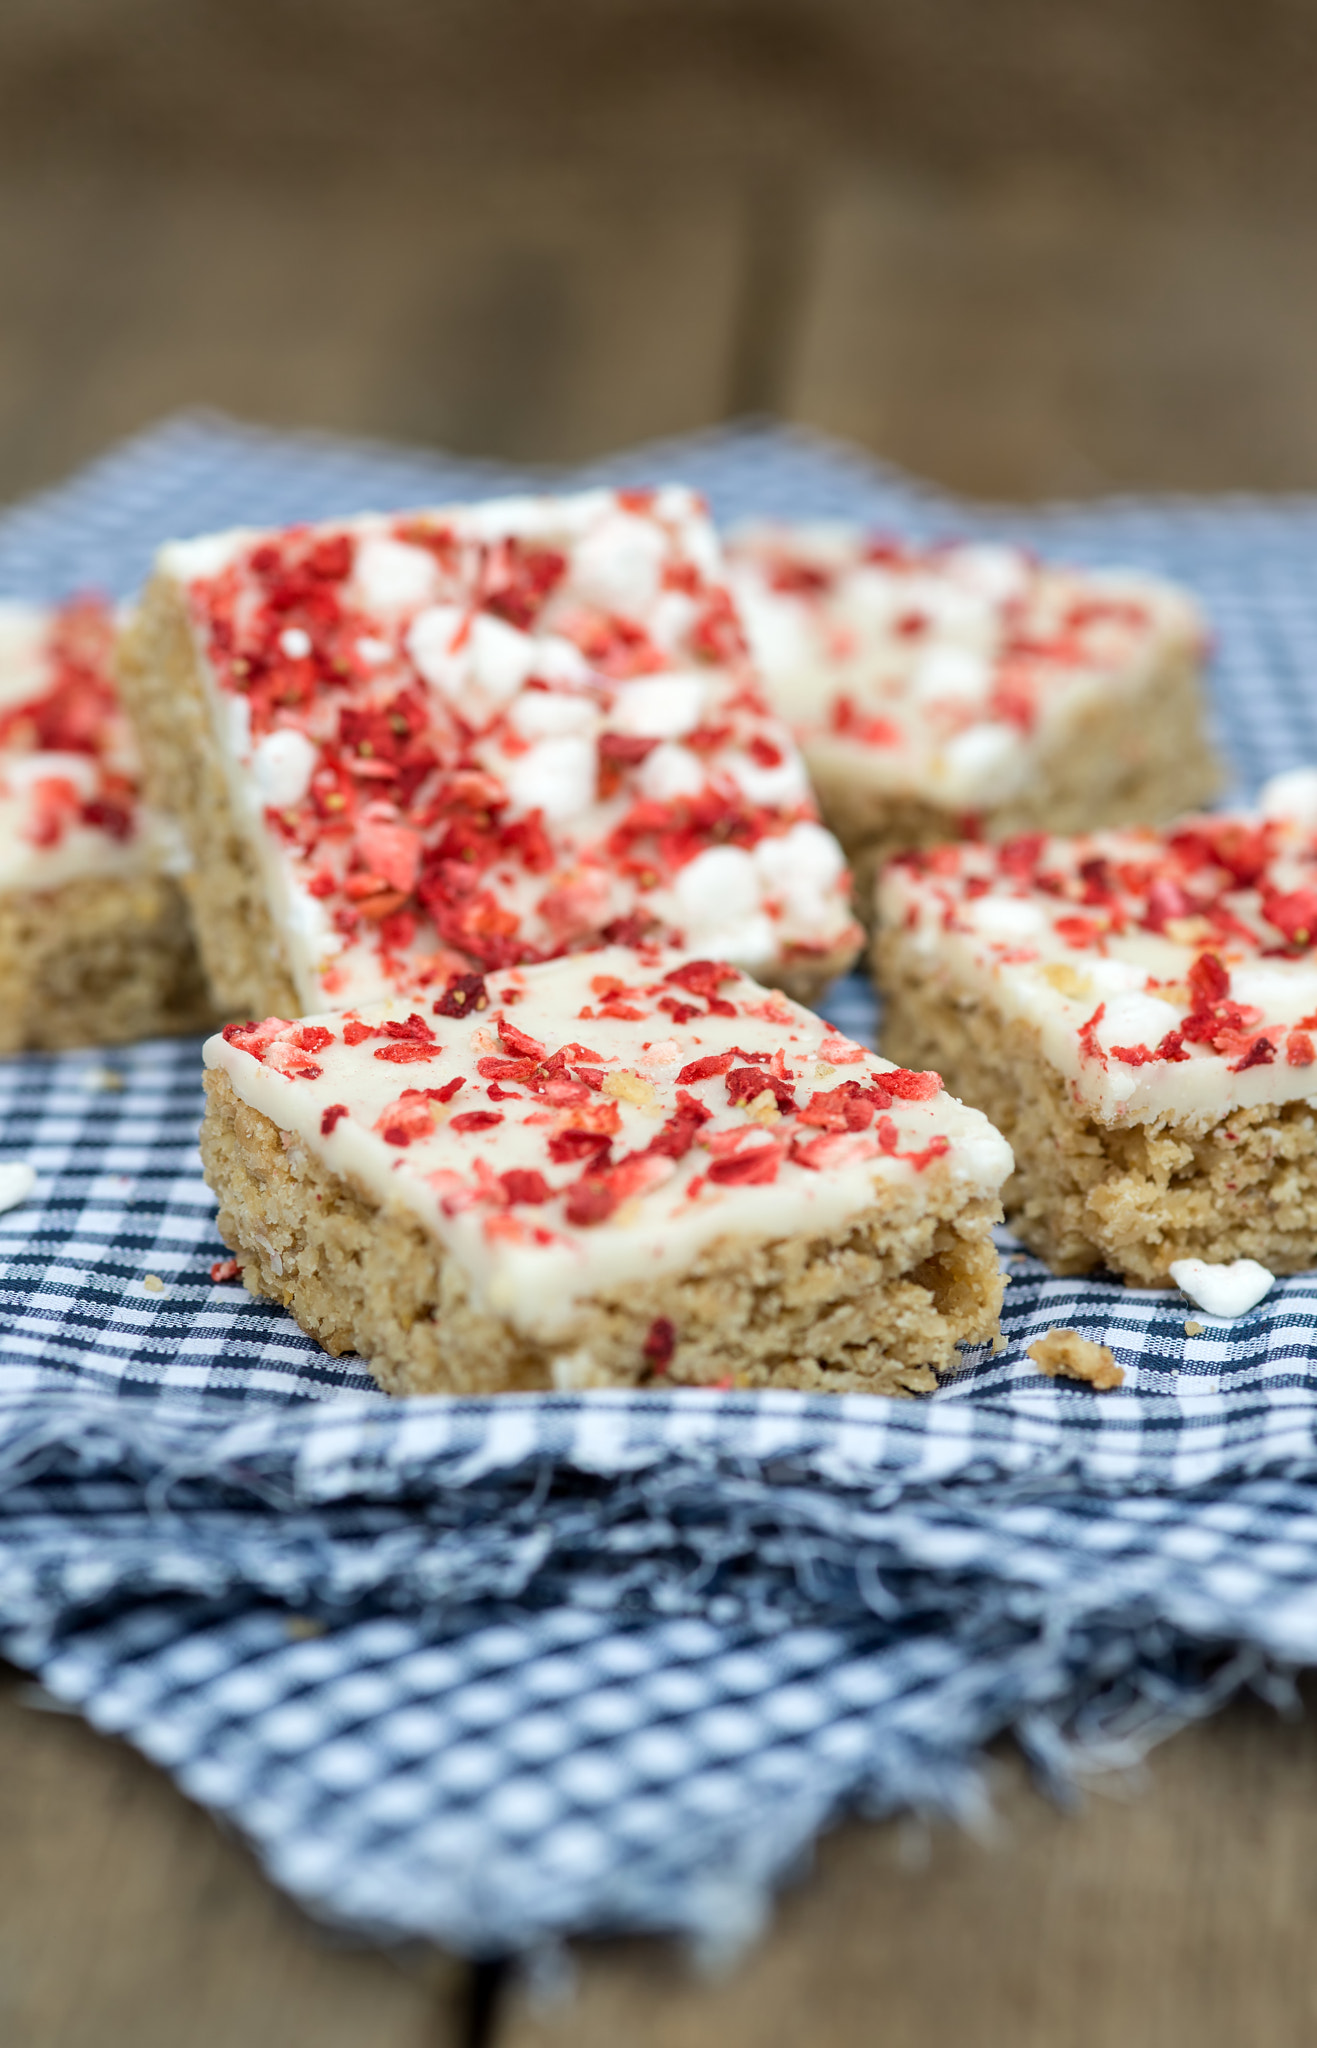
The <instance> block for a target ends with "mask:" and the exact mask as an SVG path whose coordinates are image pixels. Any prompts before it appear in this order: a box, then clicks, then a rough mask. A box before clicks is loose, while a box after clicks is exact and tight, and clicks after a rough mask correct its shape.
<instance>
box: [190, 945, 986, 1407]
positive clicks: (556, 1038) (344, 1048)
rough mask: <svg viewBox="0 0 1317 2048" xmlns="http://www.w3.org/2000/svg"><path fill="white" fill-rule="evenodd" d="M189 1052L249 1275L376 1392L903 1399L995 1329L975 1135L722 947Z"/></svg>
mask: <svg viewBox="0 0 1317 2048" xmlns="http://www.w3.org/2000/svg"><path fill="white" fill-rule="evenodd" d="M206 1063H207V1066H208V1068H209V1069H210V1071H209V1074H208V1076H207V1088H208V1096H209V1107H208V1109H207V1114H206V1121H205V1124H204V1126H203V1130H202V1140H201V1143H202V1156H203V1159H204V1161H205V1166H206V1173H207V1178H208V1179H209V1181H210V1184H211V1186H212V1187H213V1188H214V1189H215V1191H216V1193H217V1194H218V1196H219V1202H220V1210H219V1228H220V1233H221V1235H222V1236H223V1238H224V1239H225V1242H226V1243H227V1244H228V1245H229V1246H230V1247H231V1248H232V1250H233V1251H234V1253H235V1254H236V1255H237V1257H238V1259H239V1261H240V1262H241V1264H242V1267H243V1271H244V1278H245V1280H246V1284H247V1286H248V1287H249V1288H250V1289H251V1290H252V1291H253V1292H256V1293H260V1294H265V1295H268V1296H271V1297H272V1298H274V1299H275V1300H277V1301H280V1302H282V1303H283V1304H284V1305H285V1307H287V1308H289V1309H290V1310H291V1311H292V1313H293V1314H294V1315H295V1316H296V1317H297V1319H298V1320H299V1322H300V1323H301V1324H302V1326H303V1327H304V1328H305V1329H307V1330H308V1331H310V1332H311V1333H312V1334H313V1335H314V1336H316V1337H318V1338H319V1340H320V1342H321V1343H323V1344H324V1345H326V1346H327V1347H328V1348H329V1349H330V1350H333V1351H343V1350H349V1349H355V1350H358V1351H360V1352H361V1353H362V1355H363V1356H364V1357H365V1358H366V1359H367V1360H368V1361H369V1363H370V1365H371V1367H372V1369H373V1371H374V1372H375V1373H376V1375H377V1377H378V1378H379V1379H380V1380H381V1382H382V1383H383V1385H384V1386H385V1387H387V1388H388V1389H390V1390H391V1391H393V1392H397V1393H414V1392H426V1391H448V1392H459V1393H489V1392H497V1391H501V1390H504V1389H510V1388H544V1387H547V1388H559V1389H562V1390H570V1389H575V1388H580V1387H591V1386H637V1385H667V1384H685V1385H712V1384H719V1385H726V1384H735V1385H742V1386H750V1387H774V1386H786V1387H805V1388H818V1389H826V1390H836V1391H864V1392H877V1393H901V1392H920V1391H926V1390H928V1389H929V1388H931V1387H932V1386H933V1385H934V1384H935V1375H936V1374H937V1373H938V1372H940V1371H946V1370H947V1369H949V1368H950V1367H951V1366H952V1365H954V1363H955V1362H956V1346H957V1344H958V1343H960V1342H970V1343H979V1342H985V1341H987V1340H989V1339H991V1338H992V1337H993V1336H994V1334H995V1332H996V1329H997V1316H998V1311H999V1308H1000V1304H1001V1295H1002V1280H1001V1273H1000V1267H999V1261H998V1257H997V1253H996V1250H995V1248H994V1246H993V1243H992V1239H991V1235H990V1232H991V1226H992V1224H993V1222H994V1221H995V1220H996V1219H997V1218H998V1217H999V1215H1000V1202H999V1189H1000V1187H1001V1184H1002V1182H1003V1180H1004V1179H1005V1176H1006V1174H1007V1173H1008V1172H1009V1170H1010V1153H1009V1150H1008V1148H1007V1146H1006V1145H1005V1143H1004V1142H1003V1140H1002V1139H1001V1138H1000V1136H999V1135H998V1134H997V1132H996V1131H994V1130H993V1129H992V1128H991V1126H990V1125H989V1124H988V1122H987V1121H986V1119H985V1118H984V1117H982V1116H980V1115H979V1114H978V1112H977V1111H975V1110H971V1109H966V1108H964V1107H962V1105H961V1104H959V1103H958V1102H955V1101H953V1100H952V1099H951V1098H950V1097H949V1096H948V1095H947V1094H946V1092H945V1090H944V1089H943V1087H942V1084H941V1082H940V1080H939V1079H938V1077H937V1075H936V1074H929V1073H913V1072H906V1071H903V1070H897V1069H893V1068H892V1067H891V1066H890V1065H889V1064H888V1063H887V1062H885V1061H883V1060H881V1059H879V1058H878V1057H877V1056H876V1055H875V1054H873V1053H870V1052H867V1051H866V1050H865V1049H864V1047H862V1046H860V1045H857V1044H855V1043H853V1042H852V1041H851V1040H849V1039H847V1038H844V1037H842V1036H840V1035H839V1034H838V1033H837V1032H836V1031H834V1030H833V1029H832V1028H831V1026H829V1025H827V1024H825V1023H824V1022H823V1021H822V1020H821V1019H820V1018H818V1017H816V1016H814V1015H813V1014H812V1013H811V1012H809V1011H807V1010H805V1009H802V1008H801V1007H800V1006H799V1005H797V1004H795V1003H793V1002H791V1001H790V1000H789V999H788V998H786V997H785V996H783V995H782V994H780V993H779V992H777V991H770V990H768V989H765V988H764V987H762V986H761V985H759V984H758V983H756V982H754V981H752V980H750V979H749V977H748V976H746V975H743V974H742V973H740V972H739V971H738V970H737V969H736V968H734V967H729V966H727V965H725V964H723V963H721V962H717V961H711V960H699V959H695V960H692V959H687V958H683V957H681V956H679V955H677V954H674V953H671V952H648V953H641V954H639V955H638V954H637V953H636V952H634V951H632V950H629V949H628V950H623V949H621V948H610V949H606V950H604V951H601V952H598V953H594V954H576V955H572V956H570V957H567V958H564V959H560V960H557V961H552V962H549V963H547V964H543V965H537V966H530V967H526V968H513V969H505V970H501V971H495V972H491V973H489V974H488V975H483V976H481V975H475V974H467V975H465V976H459V977H455V978H454V979H453V981H452V982H451V983H450V984H448V985H447V987H446V988H445V990H444V991H443V992H442V993H441V994H440V995H439V996H438V997H437V998H435V999H434V1000H432V1001H430V1002H428V1003H427V1004H426V1005H425V1006H424V1008H422V1007H421V1006H420V1005H416V1006H409V1000H408V999H406V998H395V999H393V1000H391V1001H389V1002H386V1003H383V1004H378V1003H377V1004H371V1005H362V1006H361V1008H360V1009H359V1010H356V1011H353V1012H349V1013H346V1014H345V1013H328V1014H326V1015H324V1016H322V1017H320V1018H317V1019H313V1020H311V1021H309V1022H302V1023H298V1022H293V1021H287V1020H284V1019H281V1018H270V1019H266V1020H265V1021H263V1022H261V1023H259V1024H251V1025H232V1026H229V1027H227V1028H226V1030H225V1031H224V1032H223V1034H222V1035H220V1036H217V1037H215V1038H212V1039H211V1040H210V1041H209V1043H208V1045H207V1047H206Z"/></svg>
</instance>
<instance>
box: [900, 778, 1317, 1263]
mask: <svg viewBox="0 0 1317 2048" xmlns="http://www.w3.org/2000/svg"><path fill="white" fill-rule="evenodd" d="M878 894H879V919H880V931H879V937H878V940H877V943H876V949H875V950H876V961H877V972H878V980H879V982H880V985H881V988H882V991H883V993H884V995H885V996H886V1000H887V1011H886V1018H885V1023H884V1029H883V1045H884V1048H885V1049H886V1050H888V1051H889V1052H890V1053H891V1054H892V1056H893V1057H894V1058H896V1059H903V1060H910V1061H917V1062H918V1063H919V1064H921V1065H928V1066H935V1067H936V1068H937V1069H938V1071H939V1072H940V1073H941V1074H942V1075H943V1076H944V1078H945V1080H946V1084H947V1086H948V1087H949V1088H952V1089H954V1090H955V1091H956V1093H957V1094H960V1095H963V1096H964V1097H965V1099H966V1100H967V1101H969V1102H973V1103H976V1104H977V1105H978V1107H979V1108H980V1109H982V1110H984V1111H986V1113H987V1114H988V1115H989V1116H990V1117H991V1118H992V1120H993V1122H994V1123H995V1124H996V1125H998V1126H999V1128H1000V1129H1001V1130H1002V1132H1003V1133H1004V1134H1005V1136H1006V1137H1007V1138H1008V1139H1009V1140H1010V1142H1011V1144H1012V1146H1013V1147H1014V1150H1015V1161H1016V1173H1015V1177H1014V1179H1013V1180H1012V1181H1011V1182H1010V1184H1009V1186H1008V1188H1007V1191H1006V1213H1007V1220H1008V1222H1009V1223H1010V1224H1011V1225H1012V1227H1013V1228H1014V1229H1015V1230H1016V1231H1017V1232H1018V1234H1019V1236H1020V1237H1021V1238H1022V1239H1023V1240H1024V1242H1025V1243H1026V1244H1028V1245H1031V1246H1032V1247H1033V1248H1034V1249H1035V1250H1036V1251H1038V1252H1039V1253H1040V1254H1041V1255H1042V1256H1043V1257H1044V1258H1045V1259H1046V1260H1047V1261H1048V1262H1049V1263H1050V1264H1051V1265H1052V1266H1053V1267H1054V1268H1055V1269H1056V1270H1057V1271H1059V1272H1063V1273H1077V1272H1083V1271H1085V1270H1087V1269H1088V1268H1089V1267H1092V1266H1095V1265H1098V1264H1099V1263H1101V1262H1103V1261H1105V1262H1106V1264H1107V1265H1108V1266H1110V1267H1112V1268H1113V1269H1114V1270H1115V1271H1116V1272H1119V1273H1123V1274H1124V1275H1125V1277H1126V1279H1128V1280H1130V1281H1137V1282H1139V1283H1141V1284H1145V1285H1146V1284H1149V1283H1151V1284H1161V1285H1165V1284H1168V1281H1167V1272H1168V1268H1169V1266H1170V1265H1171V1262H1172V1261H1173V1260H1177V1259H1183V1258H1186V1257H1190V1258H1201V1259H1205V1260H1208V1261H1210V1262H1212V1263H1217V1262H1220V1261H1232V1260H1235V1259H1238V1258H1249V1259H1255V1260H1257V1261H1258V1262H1259V1263H1260V1264H1262V1265H1263V1266H1266V1267H1268V1268H1269V1269H1270V1270H1271V1271H1273V1272H1287V1271H1293V1270H1294V1269H1295V1268H1297V1267H1303V1266H1311V1265H1313V1264H1314V1263H1317V1052H1315V1048H1317V770H1306V771H1299V772H1296V773H1295V774H1292V775H1287V776H1284V777H1281V778H1278V780H1277V781H1276V782H1275V783H1273V784H1270V785H1268V788H1267V790H1266V791H1264V793H1263V799H1262V807H1261V809H1260V810H1258V811H1256V812H1242V813H1236V814H1234V815H1223V816H1204V817H1191V818H1187V819H1184V820H1181V821H1180V823H1178V824H1177V825H1175V826H1174V827H1172V828H1169V829H1168V830H1166V831H1163V832H1154V831H1151V830H1142V831H1134V830H1124V831H1112V832H1096V833H1091V834H1088V835H1086V836H1084V837H1080V838H1073V839H1048V838H1045V837H1044V836H1043V835H1042V834H1032V835H1028V836H1025V837H1022V838H1017V839H1013V840H1008V841H1006V842H1005V843H1003V844H1001V845H998V846H974V845H965V844H961V845H955V846H951V845H948V846H941V847H933V848H929V849H927V850H925V851H923V852H912V853H910V854H906V855H902V856H901V857H900V858H899V859H897V860H896V861H894V862H893V863H892V864H891V865H890V866H889V867H888V868H887V869H886V870H885V871H884V873H883V876H882V879H881V881H880V884H879V892H878Z"/></svg>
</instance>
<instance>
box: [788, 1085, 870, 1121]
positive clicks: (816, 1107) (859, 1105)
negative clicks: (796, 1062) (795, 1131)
mask: <svg viewBox="0 0 1317 2048" xmlns="http://www.w3.org/2000/svg"><path fill="white" fill-rule="evenodd" d="M891 1106H892V1097H891V1095H890V1094H889V1093H888V1091H887V1089H886V1088H884V1087H883V1086H882V1085H881V1083H879V1084H876V1085H875V1086H874V1087H872V1088H865V1087H863V1086H862V1085H861V1084H860V1082H858V1081H842V1082H839V1083H838V1085H837V1087H835V1088H827V1089H816V1090H815V1092H814V1094H813V1095H811V1096H810V1098H809V1101H808V1102H807V1103H806V1104H805V1106H804V1108H803V1109H801V1110H800V1111H799V1112H798V1115H799V1119H800V1121H801V1123H802V1124H813V1125H817V1126H818V1127H819V1128H820V1129H822V1130H825V1131H865V1130H868V1128H869V1126H870V1124H871V1123H872V1122H873V1119H874V1115H875V1112H876V1111H878V1110H880V1109H890V1108H891Z"/></svg>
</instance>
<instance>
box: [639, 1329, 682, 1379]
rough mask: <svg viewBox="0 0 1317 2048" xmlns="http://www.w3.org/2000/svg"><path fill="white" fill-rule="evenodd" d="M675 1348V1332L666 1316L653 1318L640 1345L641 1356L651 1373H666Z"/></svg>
mask: <svg viewBox="0 0 1317 2048" xmlns="http://www.w3.org/2000/svg"><path fill="white" fill-rule="evenodd" d="M676 1348H677V1332H676V1330H675V1329H674V1327H673V1325H672V1322H671V1321H670V1319H669V1318H668V1317H667V1316H655V1318H654V1320H653V1322H652V1323H651V1324H650V1326H649V1328H648V1330H647V1331H646V1332H645V1341H644V1343H643V1344H642V1345H641V1347H640V1350H641V1356H642V1358H643V1359H644V1361H645V1363H646V1365H647V1366H648V1367H649V1369H650V1371H651V1372H655V1373H662V1372H666V1371H667V1368H668V1362H669V1360H670V1359H671V1357H672V1354H673V1352H674V1351H675V1350H676Z"/></svg>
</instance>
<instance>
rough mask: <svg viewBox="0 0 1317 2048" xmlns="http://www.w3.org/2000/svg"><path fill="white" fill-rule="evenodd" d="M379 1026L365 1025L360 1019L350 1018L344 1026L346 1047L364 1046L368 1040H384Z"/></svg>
mask: <svg viewBox="0 0 1317 2048" xmlns="http://www.w3.org/2000/svg"><path fill="white" fill-rule="evenodd" d="M383 1035H384V1034H383V1032H382V1031H381V1030H380V1027H379V1025H378V1024H363V1023H362V1021H361V1019H360V1017H349V1018H348V1020H347V1022H346V1023H345V1024H344V1026H343V1043H344V1045H364V1044H365V1042H366V1040H367V1039H368V1038H382V1037H383Z"/></svg>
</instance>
